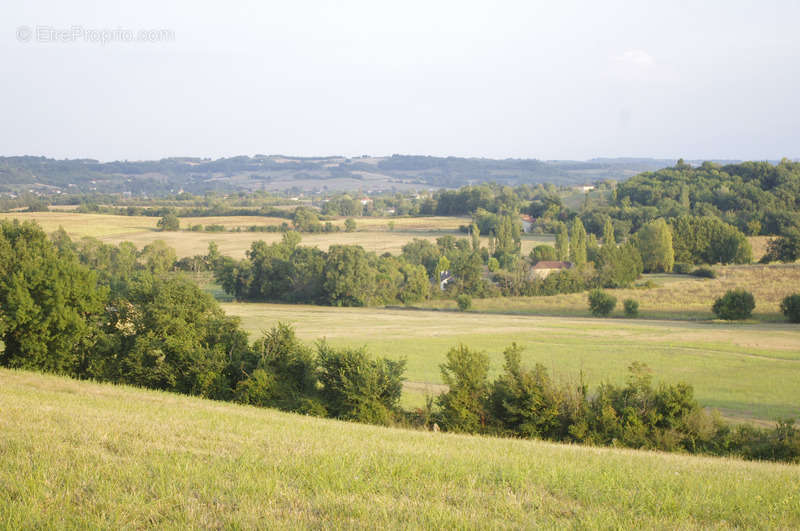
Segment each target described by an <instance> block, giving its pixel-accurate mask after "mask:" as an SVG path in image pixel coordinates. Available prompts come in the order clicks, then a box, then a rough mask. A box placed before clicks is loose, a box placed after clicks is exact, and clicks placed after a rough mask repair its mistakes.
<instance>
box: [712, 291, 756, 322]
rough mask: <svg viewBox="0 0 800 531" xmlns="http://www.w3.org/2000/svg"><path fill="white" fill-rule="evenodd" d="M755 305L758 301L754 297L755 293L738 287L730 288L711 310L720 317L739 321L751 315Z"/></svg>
mask: <svg viewBox="0 0 800 531" xmlns="http://www.w3.org/2000/svg"><path fill="white" fill-rule="evenodd" d="M755 307H756V301H755V298H753V294H752V293H750V292H748V291H745V290H743V289H742V288H737V289H731V290H728V291H727V292H726V293H725V295H723V296H722V297H720V298H718V299H717V300H716V301H715V302H714V306H712V307H711V310H712V311H713V312H714V313H715V314H716V315H717V317H719V318H720V319H725V320H726V321H738V320H741V319H747V318H748V317H750V316H751V315H752V313H753V308H755Z"/></svg>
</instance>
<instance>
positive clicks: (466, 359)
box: [437, 345, 489, 433]
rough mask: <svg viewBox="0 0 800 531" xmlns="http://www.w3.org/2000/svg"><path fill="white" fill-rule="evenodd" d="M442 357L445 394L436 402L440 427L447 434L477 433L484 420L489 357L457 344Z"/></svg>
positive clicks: (481, 429) (487, 392) (485, 419)
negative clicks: (439, 413) (450, 432)
mask: <svg viewBox="0 0 800 531" xmlns="http://www.w3.org/2000/svg"><path fill="white" fill-rule="evenodd" d="M446 357H447V362H446V363H443V364H442V365H441V366H440V370H441V373H442V381H443V382H444V383H445V384H446V385H447V387H448V391H447V392H446V393H444V394H441V395H439V398H438V399H437V402H438V404H439V407H441V417H442V424H443V426H444V428H445V429H447V430H449V431H461V432H467V433H478V432H481V431H483V430H484V428H485V427H486V421H487V400H488V396H489V383H488V376H489V356H487V355H486V353H484V352H479V351H476V350H470V349H469V348H467V347H466V346H464V345H459V346H457V347H453V348H451V349H450V350H449V351H448V352H447V356H446Z"/></svg>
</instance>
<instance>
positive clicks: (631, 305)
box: [622, 299, 639, 317]
mask: <svg viewBox="0 0 800 531" xmlns="http://www.w3.org/2000/svg"><path fill="white" fill-rule="evenodd" d="M622 303H623V306H624V308H625V316H626V317H636V316H638V315H639V301H637V300H635V299H625V300H624V301H622Z"/></svg>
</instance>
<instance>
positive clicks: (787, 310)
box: [781, 293, 800, 323]
mask: <svg viewBox="0 0 800 531" xmlns="http://www.w3.org/2000/svg"><path fill="white" fill-rule="evenodd" d="M781 311H782V312H783V315H785V316H786V318H787V319H788V320H789V322H790V323H800V293H795V294H794V295H789V296H787V297H786V298H785V299H783V300H782V301H781Z"/></svg>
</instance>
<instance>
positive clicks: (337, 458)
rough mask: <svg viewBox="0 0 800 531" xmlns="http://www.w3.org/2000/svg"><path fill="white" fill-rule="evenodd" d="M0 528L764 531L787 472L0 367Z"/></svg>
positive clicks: (774, 518)
mask: <svg viewBox="0 0 800 531" xmlns="http://www.w3.org/2000/svg"><path fill="white" fill-rule="evenodd" d="M0 411H2V412H3V414H2V415H0V433H2V434H3V436H2V437H0V527H3V528H8V529H18V528H23V527H25V528H40V527H47V528H108V529H119V528H144V527H157V528H177V527H181V528H186V527H189V528H200V527H204V528H206V527H214V528H223V527H224V528H293V529H294V528H325V529H331V528H333V529H338V528H359V529H362V528H363V529H366V528H369V529H375V528H385V527H392V528H396V527H403V528H420V527H424V528H443V527H446V528H485V529H489V528H491V529H496V528H530V527H578V528H681V529H695V528H698V529H699V528H710V527H713V528H731V527H733V528H739V527H744V528H775V529H786V528H796V527H798V526H800V490H799V489H798V485H800V467H798V466H797V465H786V464H775V463H759V462H745V461H739V460H736V459H723V458H704V457H695V456H685V455H679V454H663V453H656V452H645V451H632V450H619V449H610V448H592V447H582V446H571V445H560V444H551V443H544V442H539V441H529V440H519V439H496V438H488V437H476V436H464V435H455V434H445V433H433V432H425V431H412V430H403V429H396V428H381V427H375V426H368V425H360V424H350V423H343V422H340V421H334V420H323V419H317V418H313V417H304V416H299V415H293V414H287V413H280V412H276V411H272V410H266V409H258V408H254V407H248V406H240V405H234V404H229V403H221V402H214V401H209V400H202V399H197V398H191V397H186V396H181V395H175V394H168V393H161V392H155V391H147V390H141V389H134V388H130V387H125V386H115V385H103V384H95V383H90V382H80V381H76V380H70V379H66V378H61V377H55V376H48V375H40V374H34V373H28V372H19V371H10V370H5V369H3V370H0Z"/></svg>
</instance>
